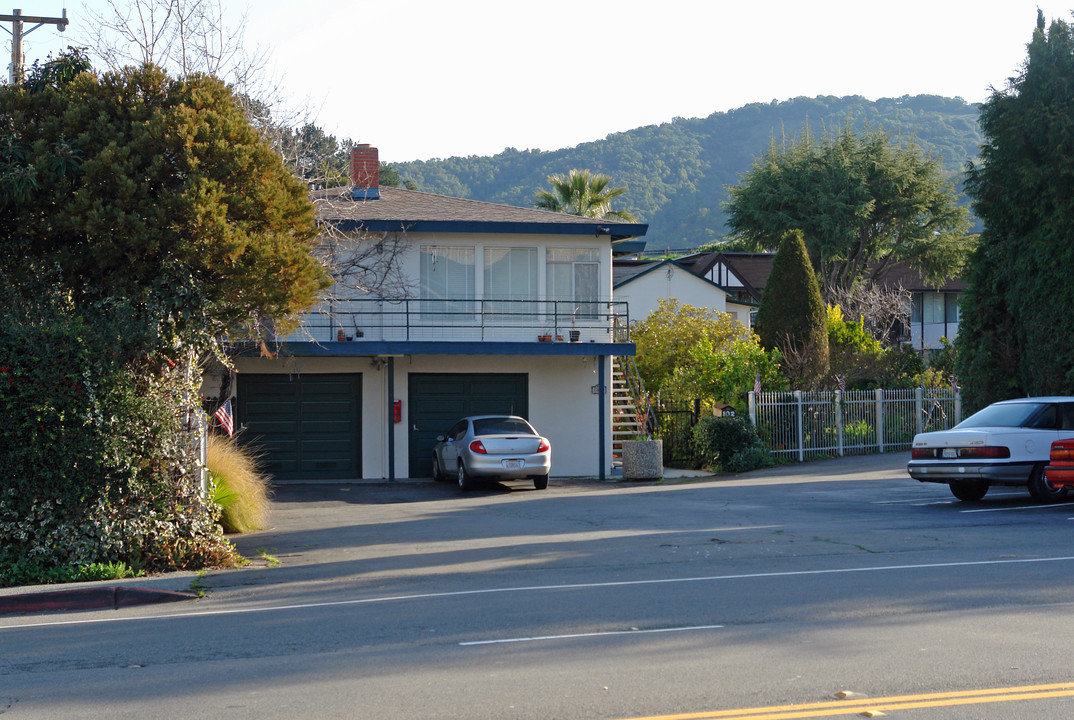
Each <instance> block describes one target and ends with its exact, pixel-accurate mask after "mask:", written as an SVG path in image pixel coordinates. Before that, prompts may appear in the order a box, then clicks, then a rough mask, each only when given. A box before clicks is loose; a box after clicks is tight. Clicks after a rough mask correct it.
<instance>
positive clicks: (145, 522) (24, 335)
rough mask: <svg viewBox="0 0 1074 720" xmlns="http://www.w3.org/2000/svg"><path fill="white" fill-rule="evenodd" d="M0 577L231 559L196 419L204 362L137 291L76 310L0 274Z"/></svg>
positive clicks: (169, 566) (189, 565)
mask: <svg viewBox="0 0 1074 720" xmlns="http://www.w3.org/2000/svg"><path fill="white" fill-rule="evenodd" d="M0 300H2V301H3V302H2V304H0V409H2V410H3V412H4V414H5V424H4V427H3V430H2V431H0V457H4V459H5V463H4V470H3V471H2V472H0V582H3V583H5V584H11V583H12V582H15V580H12V579H11V578H14V577H19V578H24V577H27V576H28V570H29V569H32V568H38V570H40V571H41V572H39V579H41V580H44V581H48V580H49V577H50V576H49V573H48V572H46V570H51V569H55V570H56V571H57V572H59V573H61V574H62V573H63V572H67V571H65V570H63V568H72V567H81V566H91V565H93V564H95V563H100V564H105V565H107V564H109V563H120V562H122V563H126V564H127V565H128V566H129V567H130V568H131V569H132V571H134V572H153V571H160V570H170V569H177V568H193V567H204V566H205V565H222V564H230V563H232V562H234V561H235V559H236V556H235V553H234V549H233V548H232V547H231V546H230V544H228V543H227V541H226V540H225V539H224V538H223V535H222V534H221V532H220V530H219V529H218V528H217V527H216V523H215V521H214V512H213V510H212V508H210V507H209V506H208V505H207V504H205V503H204V502H203V501H202V499H201V497H200V495H199V487H198V483H197V481H196V479H197V473H196V469H197V455H196V450H195V448H194V446H193V444H192V442H191V437H190V435H189V434H188V433H187V432H186V431H185V430H184V427H183V426H184V420H185V415H184V410H183V408H185V407H186V406H187V402H186V398H190V397H197V395H196V388H192V387H191V385H192V383H193V375H192V374H191V373H187V372H184V368H183V365H181V364H180V363H176V362H175V361H171V360H169V359H167V358H166V357H162V356H161V355H159V354H157V353H156V352H154V351H151V350H150V348H159V347H160V342H159V338H157V337H156V336H155V334H154V326H153V325H152V324H151V323H148V322H146V321H145V319H144V316H143V315H142V314H141V311H140V310H139V308H138V307H136V306H134V304H132V303H128V302H122V301H121V302H110V303H102V304H101V306H100V307H99V308H96V309H94V311H92V312H89V311H85V312H81V313H79V312H75V311H74V309H73V308H72V307H70V305H65V302H64V299H63V298H62V297H60V296H58V294H56V293H51V292H50V291H49V290H47V289H40V292H37V293H35V294H34V295H33V297H28V296H27V295H23V294H22V293H20V292H18V291H16V290H14V289H13V287H12V286H10V285H7V286H4V285H2V284H0Z"/></svg>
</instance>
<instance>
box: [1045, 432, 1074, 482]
mask: <svg viewBox="0 0 1074 720" xmlns="http://www.w3.org/2000/svg"><path fill="white" fill-rule="evenodd" d="M1044 479H1045V480H1046V481H1047V483H1048V484H1049V485H1051V486H1052V487H1055V488H1064V489H1068V488H1070V487H1071V486H1074V440H1056V441H1055V442H1053V443H1052V452H1051V456H1050V457H1049V458H1048V466H1047V467H1045V468H1044Z"/></svg>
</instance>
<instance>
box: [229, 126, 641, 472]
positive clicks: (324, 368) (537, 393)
mask: <svg viewBox="0 0 1074 720" xmlns="http://www.w3.org/2000/svg"><path fill="white" fill-rule="evenodd" d="M378 168H379V162H378V157H377V150H376V149H375V148H371V147H369V146H359V147H357V148H355V150H354V154H353V157H352V181H353V183H354V186H353V187H351V188H337V189H332V190H320V191H315V193H314V199H315V201H316V202H317V204H318V207H319V219H320V221H321V223H322V224H323V225H324V226H325V227H326V230H329V229H330V230H332V231H333V232H338V233H343V234H344V235H345V236H346V237H347V238H349V239H350V241H351V242H353V243H355V247H359V246H361V247H363V248H365V249H366V250H368V248H370V247H372V248H375V249H379V248H380V247H391V248H392V249H393V252H396V253H397V257H396V267H395V268H394V272H396V273H397V274H398V277H399V282H398V283H396V284H394V285H392V286H390V287H388V288H387V289H385V288H381V289H379V290H374V289H368V288H367V289H365V290H362V291H355V292H352V293H349V294H348V293H344V294H341V293H340V292H339V291H338V289H337V291H336V292H335V293H334V294H333V296H332V297H331V298H330V299H326V300H325V302H324V303H322V304H321V306H319V307H318V308H316V309H314V311H312V312H310V313H308V314H307V315H305V316H304V317H303V322H302V327H301V328H300V330H298V331H297V332H294V333H291V334H290V335H287V336H284V337H277V338H275V342H271V343H268V344H267V345H265V346H262V345H261V344H260V343H245V344H240V347H239V349H238V352H237V353H236V355H235V357H234V365H235V371H236V376H235V383H234V388H235V398H234V399H235V402H234V405H235V422H236V426H237V427H239V428H241V433H242V435H241V437H242V438H243V441H244V442H247V443H251V444H256V445H257V446H258V447H259V448H260V449H261V451H262V453H263V455H264V461H265V463H266V468H267V470H268V472H270V473H272V474H273V475H274V476H275V477H276V478H291V479H317V478H325V479H328V478H335V479H347V478H404V477H429V476H430V475H431V458H432V452H431V451H432V446H433V445H434V444H435V442H436V438H437V435H439V434H442V433H443V432H444V431H445V430H447V429H448V428H449V427H450V426H451V425H452V423H453V422H454V421H455V420H456V419H458V418H459V417H462V416H465V415H470V414H478V413H513V414H517V415H522V416H524V417H526V418H528V419H529V420H530V421H531V422H532V423H533V425H534V426H535V427H536V428H537V429H538V431H539V432H541V433H542V434H544V435H546V436H547V437H548V438H549V440H550V441H551V445H552V475H553V477H556V476H561V477H562V476H589V477H594V476H595V477H604V476H605V475H606V474H608V473H610V472H611V469H612V433H611V428H612V413H611V392H610V389H609V386H610V384H611V371H612V357H613V356H615V355H632V354H633V353H634V345H633V344H632V343H630V342H629V337H628V334H627V332H628V330H627V328H628V323H629V313H628V308H627V306H626V304H625V303H621V302H615V301H613V299H612V248H613V246H614V245H615V244H616V243H620V242H625V241H628V240H629V239H630V238H636V237H640V236H643V235H644V234H645V232H646V230H647V226H646V225H644V224H638V223H621V222H609V221H605V220H598V219H593V218H584V217H578V216H574V215H566V214H561V213H552V212H547V211H542V210H535V209H530V208H520V207H510V206H506V205H497V204H493V203H486V202H477V201H473V200H465V199H460V198H453V197H443V196H438V195H432V194H429V193H422V192H415V191H411V190H404V189H399V188H392V187H380V184H379V174H378ZM378 243H380V244H383V245H378ZM266 347H267V348H270V350H269V352H265V348H266Z"/></svg>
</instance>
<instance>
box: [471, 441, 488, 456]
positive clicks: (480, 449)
mask: <svg viewBox="0 0 1074 720" xmlns="http://www.w3.org/2000/svg"><path fill="white" fill-rule="evenodd" d="M470 450H472V451H473V452H475V453H480V454H482V455H488V451H487V450H485V446H484V445H482V444H481V441H480V440H474V441H473V442H472V443H470Z"/></svg>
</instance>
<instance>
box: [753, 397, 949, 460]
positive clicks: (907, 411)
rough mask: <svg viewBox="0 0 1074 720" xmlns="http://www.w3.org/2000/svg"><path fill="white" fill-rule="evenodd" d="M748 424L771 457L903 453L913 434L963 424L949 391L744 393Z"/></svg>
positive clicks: (803, 458)
mask: <svg viewBox="0 0 1074 720" xmlns="http://www.w3.org/2000/svg"><path fill="white" fill-rule="evenodd" d="M749 415H750V422H752V423H753V426H754V427H755V428H757V433H758V435H760V437H761V440H762V441H763V442H764V443H765V445H766V446H767V447H768V449H769V451H770V452H771V453H772V454H773V455H776V456H792V457H795V458H797V460H799V461H803V460H805V459H806V458H807V457H817V456H836V455H838V456H842V455H866V454H870V453H880V452H892V451H896V450H907V449H909V448H910V444H911V442H912V441H913V439H914V435H915V434H916V433H919V432H924V431H927V430H946V429H948V428H950V427H953V426H954V425H957V424H958V423H959V422H960V421H961V420H962V398H961V395H960V393H959V392H958V391H957V390H955V389H953V388H949V389H933V388H915V389H913V390H849V391H839V390H836V391H833V392H803V391H801V390H795V391H793V392H761V393H755V392H752V391H751V392H750V393H749Z"/></svg>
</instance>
